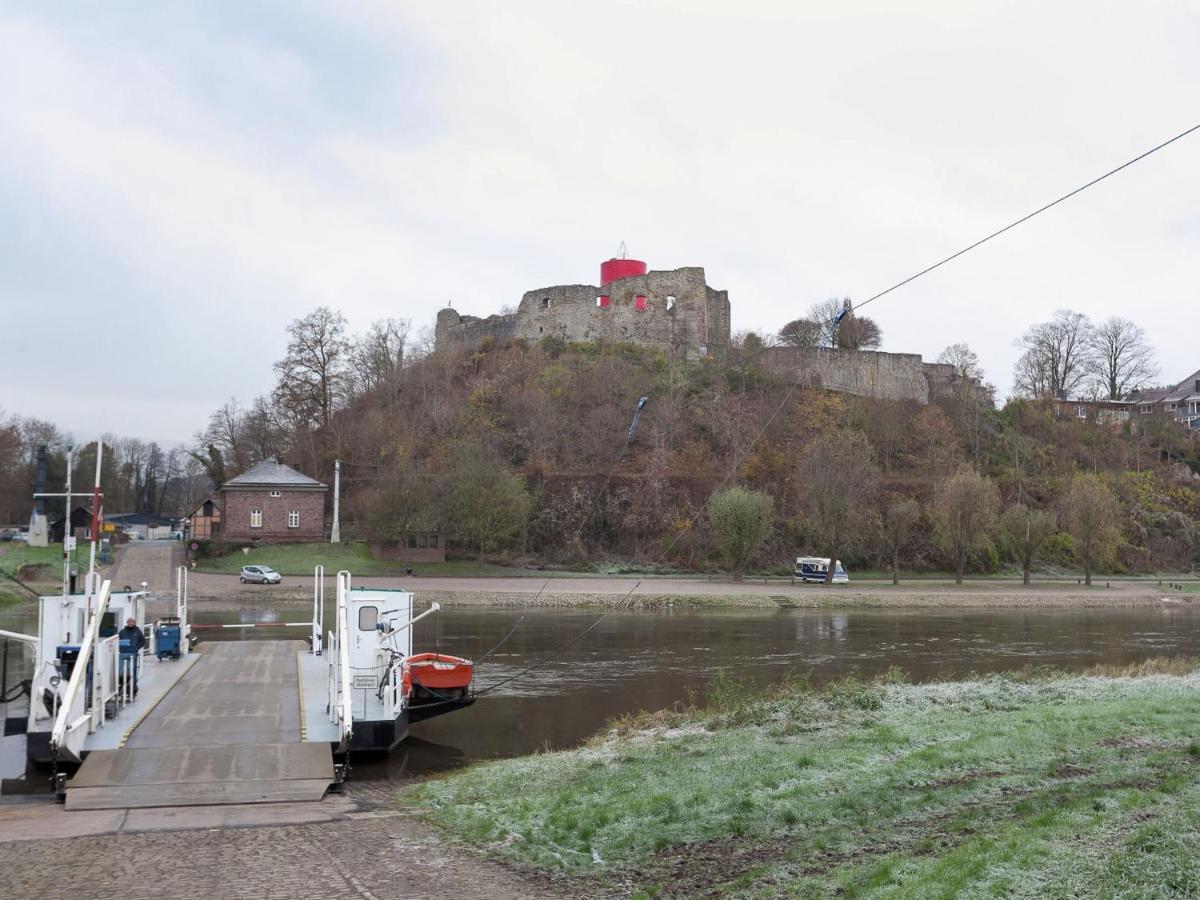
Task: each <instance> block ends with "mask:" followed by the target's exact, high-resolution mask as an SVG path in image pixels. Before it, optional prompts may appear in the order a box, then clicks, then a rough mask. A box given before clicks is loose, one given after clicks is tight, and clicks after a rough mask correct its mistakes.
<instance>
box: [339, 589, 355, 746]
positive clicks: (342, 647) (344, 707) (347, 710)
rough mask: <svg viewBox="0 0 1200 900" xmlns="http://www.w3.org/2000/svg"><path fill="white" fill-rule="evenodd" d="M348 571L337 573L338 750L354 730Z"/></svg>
mask: <svg viewBox="0 0 1200 900" xmlns="http://www.w3.org/2000/svg"><path fill="white" fill-rule="evenodd" d="M349 607H350V573H349V572H347V571H346V570H345V569H343V570H342V571H340V572H338V573H337V656H336V660H337V663H336V665H337V670H338V671H337V710H338V716H337V719H335V721H336V722H337V723H338V751H339V752H345V751H346V750H348V749H350V736H351V734H352V733H353V730H354V708H353V706H352V698H351V694H350V628H349V624H348V621H347V619H348V617H349V615H350V614H349Z"/></svg>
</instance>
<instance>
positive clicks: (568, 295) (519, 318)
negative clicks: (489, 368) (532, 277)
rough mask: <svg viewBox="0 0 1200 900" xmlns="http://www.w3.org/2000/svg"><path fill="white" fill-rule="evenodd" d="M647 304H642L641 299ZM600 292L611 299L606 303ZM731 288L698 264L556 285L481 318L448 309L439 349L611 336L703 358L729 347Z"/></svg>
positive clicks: (439, 331) (442, 315) (442, 320)
mask: <svg viewBox="0 0 1200 900" xmlns="http://www.w3.org/2000/svg"><path fill="white" fill-rule="evenodd" d="M639 297H642V298H645V299H644V303H643V304H642V305H641V306H639V303H638V298H639ZM600 298H607V302H606V303H603V304H602V301H601V299H600ZM729 331H730V317H729V294H728V292H726V291H718V290H714V289H713V288H710V287H709V286H708V284H707V283H706V282H705V278H704V270H703V269H702V268H699V267H689V268H683V269H674V270H672V271H669V272H648V273H647V274H645V275H635V276H632V277H629V278H621V279H618V280H616V281H612V282H609V283H608V284H606V285H604V286H603V287H594V286H592V285H587V284H569V285H558V286H555V287H547V288H540V289H538V290H535V291H527V292H526V293H525V295H524V296H523V297H521V303H520V305H519V306H518V307H517V311H516V312H515V313H512V314H509V315H503V316H489V317H488V318H486V319H480V318H477V317H475V316H463V315H460V314H459V313H458V312H457V311H455V310H453V309H443V310H441V311H440V312H439V313H438V318H437V332H436V340H437V348H438V349H439V350H444V349H455V348H459V349H463V348H467V349H469V348H472V347H475V346H477V345H478V343H479V342H480V341H481V340H483V339H484V338H485V337H490V338H492V339H493V340H496V341H498V342H503V341H507V340H511V339H512V338H524V339H525V340H528V341H531V342H532V341H537V340H539V339H541V338H543V337H547V336H551V337H557V338H561V339H563V340H568V341H594V340H607V341H613V342H630V343H636V344H645V345H649V346H654V347H661V348H663V349H668V348H673V349H675V350H677V351H679V352H682V353H684V354H686V355H689V356H703V355H706V354H708V353H711V352H713V351H714V350H715V349H717V348H720V347H725V346H728V344H729Z"/></svg>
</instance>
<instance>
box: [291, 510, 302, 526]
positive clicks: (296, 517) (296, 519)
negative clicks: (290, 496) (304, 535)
mask: <svg viewBox="0 0 1200 900" xmlns="http://www.w3.org/2000/svg"><path fill="white" fill-rule="evenodd" d="M299 527H300V510H298V509H289V510H288V528H299Z"/></svg>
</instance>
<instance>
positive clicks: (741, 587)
mask: <svg viewBox="0 0 1200 900" xmlns="http://www.w3.org/2000/svg"><path fill="white" fill-rule="evenodd" d="M1106 584H1108V585H1110V586H1108V587H1106V586H1105V585H1106ZM354 585H355V586H356V587H390V588H396V587H404V588H407V589H409V590H412V591H413V592H414V593H416V594H417V595H418V598H419V599H420V600H421V601H437V602H438V603H441V604H443V605H445V606H545V607H567V606H612V605H627V606H629V607H630V608H632V609H646V608H658V607H671V606H674V607H684V608H689V607H690V608H747V609H774V608H779V607H783V608H789V607H798V608H822V607H826V608H828V607H836V608H855V607H858V608H894V607H909V608H965V609H978V608H987V607H996V608H1001V607H1046V608H1063V607H1085V606H1155V605H1178V606H1186V605H1190V603H1191V596H1190V595H1188V594H1185V593H1180V592H1175V591H1170V590H1168V589H1167V588H1165V587H1159V586H1157V585H1155V584H1154V583H1153V582H1150V583H1145V582H1123V581H1120V582H1119V581H1114V582H1104V581H1099V582H1097V584H1096V585H1095V586H1093V587H1091V588H1086V587H1083V586H1081V585H1077V584H1075V583H1074V582H1071V583H1063V582H1047V583H1043V584H1034V585H1032V586H1030V587H1028V588H1026V587H1023V586H1022V585H1021V584H1020V583H1016V582H1013V581H1011V580H980V581H970V582H968V583H967V584H965V585H963V586H962V587H958V586H956V585H954V584H953V583H952V582H936V581H914V582H911V583H907V584H903V583H902V584H900V585H898V586H893V585H891V584H889V583H883V582H864V583H861V584H858V585H853V584H852V585H840V586H835V587H824V586H821V585H792V584H790V583H788V582H786V581H772V582H768V583H766V584H764V583H763V582H762V581H758V582H750V581H745V582H741V583H735V582H729V581H707V580H704V579H687V578H643V579H638V578H611V577H594V578H593V577H571V578H564V577H553V578H549V579H538V578H528V577H519V578H408V579H402V578H356V579H354ZM312 589H313V584H312V579H310V578H299V577H285V578H284V583H283V584H282V585H277V586H265V585H243V584H240V583H239V581H238V579H237V577H236V576H232V575H207V574H198V573H193V574H192V575H191V578H190V584H189V594H190V597H191V600H192V602H193V603H196V604H198V605H200V606H202V607H203V608H206V609H221V608H235V609H245V608H252V607H255V606H261V605H263V604H264V603H278V602H280V601H295V602H303V601H311V599H312ZM325 590H326V597H327V598H332V596H333V591H334V585H333V579H326V588H325Z"/></svg>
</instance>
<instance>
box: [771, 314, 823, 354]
mask: <svg viewBox="0 0 1200 900" xmlns="http://www.w3.org/2000/svg"><path fill="white" fill-rule="evenodd" d="M824 339H825V336H824V333H823V332H822V330H821V325H820V323H818V322H816V321H814V320H813V319H808V318H804V319H794V320H792V321H791V322H788V323H787V324H786V325H784V326H783V327H782V328H780V329H779V342H780V343H781V344H785V345H787V346H788V347H799V348H800V349H801V350H817V349H819V348H820V347H821V344H822V341H824Z"/></svg>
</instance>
